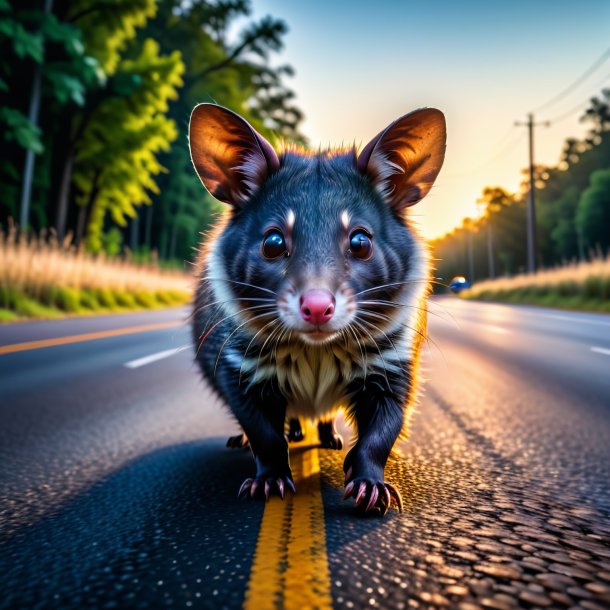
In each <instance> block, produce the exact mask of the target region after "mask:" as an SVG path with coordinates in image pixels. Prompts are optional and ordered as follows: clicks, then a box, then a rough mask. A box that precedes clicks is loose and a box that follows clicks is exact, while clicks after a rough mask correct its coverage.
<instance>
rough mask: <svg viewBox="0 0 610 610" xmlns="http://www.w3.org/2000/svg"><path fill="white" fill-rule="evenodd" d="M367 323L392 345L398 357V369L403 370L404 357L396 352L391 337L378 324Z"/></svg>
mask: <svg viewBox="0 0 610 610" xmlns="http://www.w3.org/2000/svg"><path fill="white" fill-rule="evenodd" d="M365 313H371V312H365ZM385 317H386V318H387V316H385ZM388 320H390V318H388ZM368 324H370V325H371V326H372V327H373V328H374V329H375V330H378V331H379V332H380V333H381V334H382V335H383V336H384V337H385V338H386V341H387V342H388V343H389V344H390V345H391V346H392V349H393V350H394V353H395V354H396V357H397V358H398V363H399V368H400V370H401V371H403V372H404V370H405V369H404V367H403V366H402V362H403V361H404V360H405V358H401V357H400V354H399V353H398V350H397V349H396V346H395V345H394V342H393V341H392V339H390V337H388V336H387V335H386V333H385V332H384V331H383V330H382V329H381V328H379V326H377V325H376V324H373V323H372V322H368Z"/></svg>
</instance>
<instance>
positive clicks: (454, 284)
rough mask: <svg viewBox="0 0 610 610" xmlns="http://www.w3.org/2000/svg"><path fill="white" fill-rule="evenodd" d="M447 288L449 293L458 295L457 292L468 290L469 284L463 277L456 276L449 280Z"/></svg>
mask: <svg viewBox="0 0 610 610" xmlns="http://www.w3.org/2000/svg"><path fill="white" fill-rule="evenodd" d="M449 288H450V289H451V292H453V293H454V294H458V292H462V290H466V288H470V282H469V281H468V280H467V279H466V278H465V277H464V276H463V275H458V276H456V277H454V278H453V279H452V280H451V283H450V284H449Z"/></svg>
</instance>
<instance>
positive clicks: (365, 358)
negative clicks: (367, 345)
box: [347, 322, 369, 381]
mask: <svg viewBox="0 0 610 610" xmlns="http://www.w3.org/2000/svg"><path fill="white" fill-rule="evenodd" d="M347 328H349V330H350V331H351V332H352V335H354V339H356V343H357V344H358V347H359V349H360V355H361V357H362V364H363V365H364V380H365V381H366V377H367V374H368V361H369V358H368V354H367V352H366V350H365V349H364V346H363V345H362V343H361V342H360V340H359V339H358V335H357V334H356V330H355V329H354V327H353V326H352V323H351V322H348V324H347Z"/></svg>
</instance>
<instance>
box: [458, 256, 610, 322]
mask: <svg viewBox="0 0 610 610" xmlns="http://www.w3.org/2000/svg"><path fill="white" fill-rule="evenodd" d="M461 296H463V297H465V298H471V299H482V300H488V301H502V302H510V303H524V304H535V305H548V306H552V307H564V308H568V309H582V310H593V311H610V255H608V256H606V257H605V258H604V257H598V258H597V259H595V260H592V261H585V262H579V263H572V264H568V265H564V266H562V267H557V268H553V269H544V270H542V271H539V272H538V273H536V274H534V275H526V274H522V275H516V276H514V277H506V278H498V279H496V280H484V281H482V282H477V283H476V284H475V285H474V286H473V287H472V288H471V289H470V290H468V291H465V292H463V293H462V295H461Z"/></svg>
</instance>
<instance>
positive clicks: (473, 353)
mask: <svg viewBox="0 0 610 610" xmlns="http://www.w3.org/2000/svg"><path fill="white" fill-rule="evenodd" d="M185 318H186V312H185V311H183V310H168V311H163V312H149V313H141V314H130V315H127V316H108V317H104V318H82V319H68V320H62V321H53V322H28V323H22V324H13V325H7V326H2V327H0V406H1V408H0V464H1V469H0V527H1V531H2V543H1V546H0V607H1V608H11V609H13V608H24V609H28V610H29V609H34V608H68V609H72V608H74V609H82V608H120V609H126V608H127V609H129V608H240V607H242V606H243V605H244V604H245V605H246V607H248V608H253V607H258V608H263V607H276V608H281V607H284V608H294V607H296V608H302V609H304V608H307V607H319V608H328V607H334V608H348V609H349V608H362V607H370V608H443V607H448V608H459V609H460V610H474V609H476V608H495V609H497V610H503V609H509V608H515V607H521V608H584V609H587V610H596V609H598V608H610V483H609V481H610V316H603V315H594V314H577V313H567V312H560V311H554V310H547V309H538V308H527V307H516V306H512V307H511V306H503V305H493V304H483V303H471V302H464V301H460V300H458V299H450V298H442V299H440V298H439V299H436V300H435V301H433V302H432V304H431V316H430V342H429V344H428V345H427V347H426V350H425V357H424V375H425V377H426V382H425V390H424V392H423V395H422V397H421V400H420V403H419V407H418V412H417V414H416V417H415V419H414V424H413V431H412V434H411V437H410V439H409V440H408V441H407V442H405V443H404V444H403V445H402V447H401V448H402V451H403V454H404V455H403V457H402V458H400V459H397V460H395V461H393V462H391V464H389V466H388V469H387V472H386V475H387V478H388V480H391V481H394V482H395V483H396V484H397V485H398V487H399V488H400V490H401V492H402V495H403V499H404V501H405V510H404V512H403V513H402V514H399V513H398V512H396V511H394V510H393V511H391V512H390V513H389V514H388V515H387V516H386V517H385V518H384V519H379V518H368V519H365V518H360V517H357V516H356V515H354V514H353V512H352V509H351V506H350V503H348V502H343V501H342V500H341V496H342V489H343V488H342V478H343V477H342V470H341V463H342V454H341V452H333V451H328V450H321V449H320V450H318V449H314V448H312V447H311V446H310V444H309V443H308V442H307V439H306V442H305V443H303V444H302V445H303V447H300V448H299V447H296V448H295V449H294V452H293V453H294V457H293V461H294V463H295V464H296V467H297V469H298V470H299V471H300V475H299V476H297V487H298V488H299V493H298V494H297V496H296V497H295V498H294V499H292V498H290V499H289V500H287V501H286V502H285V503H282V502H281V501H280V500H279V499H275V500H274V501H272V502H269V503H268V504H267V505H266V506H265V505H264V504H263V503H262V502H256V501H243V500H242V501H238V500H237V498H236V495H237V490H238V488H239V485H240V483H241V481H242V479H243V478H244V476H246V475H247V474H249V473H250V471H251V468H252V466H251V458H250V457H249V455H248V453H247V451H244V450H230V449H227V448H225V446H224V443H225V440H226V437H227V436H228V435H229V434H235V433H236V432H237V428H236V425H235V423H234V422H233V421H232V420H231V418H230V417H229V416H228V415H227V413H226V411H225V410H224V408H223V407H222V405H221V404H220V403H219V401H218V400H217V399H216V398H214V397H213V396H212V395H211V394H210V393H209V392H208V391H207V390H206V388H205V387H204V384H203V382H202V381H201V379H200V376H199V374H198V372H197V369H196V368H195V366H194V364H193V358H192V352H191V350H190V349H188V348H186V349H182V348H183V347H185V346H188V345H189V332H188V327H187V325H186V324H185V322H184V320H185ZM117 329H119V330H117ZM135 331H137V332H135ZM100 333H101V334H100ZM75 335H85V337H80V338H79V339H74V338H73V339H72V340H70V339H68V340H67V341H68V342H66V340H65V337H74V336H75ZM57 338H59V339H62V340H61V341H56V340H55V339H57ZM80 339H86V340H80ZM69 341H72V342H69ZM24 342H30V343H29V344H28V345H23V346H21V347H20V348H15V347H14V346H15V344H21V343H24ZM41 342H42V343H41ZM45 342H46V343H45ZM7 346H8V347H7ZM11 346H13V347H11ZM17 350H19V351H17ZM318 464H319V468H318ZM303 515H305V517H304V516H303ZM284 539H285V540H284Z"/></svg>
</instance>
